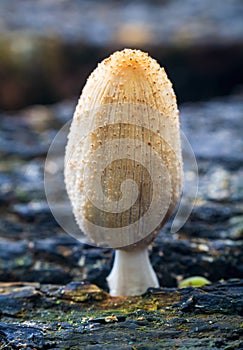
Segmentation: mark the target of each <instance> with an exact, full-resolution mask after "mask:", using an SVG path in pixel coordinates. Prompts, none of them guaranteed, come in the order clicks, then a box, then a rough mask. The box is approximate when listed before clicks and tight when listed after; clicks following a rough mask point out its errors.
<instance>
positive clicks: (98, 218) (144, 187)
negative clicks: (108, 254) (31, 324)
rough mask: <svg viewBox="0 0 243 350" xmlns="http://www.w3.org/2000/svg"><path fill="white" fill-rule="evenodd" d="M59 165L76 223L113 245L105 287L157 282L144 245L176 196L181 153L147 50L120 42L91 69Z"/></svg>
mask: <svg viewBox="0 0 243 350" xmlns="http://www.w3.org/2000/svg"><path fill="white" fill-rule="evenodd" d="M64 173H65V183H66V189H67V193H68V196H69V198H70V201H71V204H72V209H73V213H74V216H75V219H76V221H77V223H78V225H79V227H80V229H81V231H82V232H84V233H85V234H86V235H87V236H88V237H89V238H90V240H91V241H92V242H93V243H94V244H96V245H98V246H109V247H112V248H114V249H115V259H114V265H113V268H112V271H111V273H110V275H109V276H108V277H107V281H108V285H109V288H110V294H111V295H112V296H120V295H124V296H130V295H141V294H143V293H144V292H145V291H146V290H147V288H149V287H158V286H159V282H158V279H157V277H156V274H155V272H154V270H153V268H152V266H151V263H150V261H149V254H148V246H149V244H150V243H151V241H152V240H153V239H154V237H155V236H156V234H157V232H158V230H159V229H160V228H161V227H162V226H163V225H164V223H165V222H166V221H167V220H168V218H169V217H170V216H171V214H172V212H173V210H174V209H175V206H176V205H177V203H178V200H179V198H180V195H181V182H182V159H181V144H180V130H179V120H178V109H177V104H176V97H175V94H174V91H173V88H172V84H171V82H170V81H169V79H168V78H167V75H166V73H165V71H164V68H161V67H160V66H159V64H158V63H157V62H156V61H155V60H154V59H152V58H151V57H150V56H148V54H146V53H144V52H142V51H140V50H132V49H124V50H123V51H118V52H115V53H114V54H112V55H111V56H110V57H109V58H107V59H105V60H104V61H102V62H101V63H100V64H99V65H98V67H97V68H96V69H95V70H94V71H93V72H92V74H91V75H90V77H89V78H88V80H87V83H86V85H85V87H84V89H83V92H82V94H81V97H80V99H79V102H78V105H77V107H76V110H75V113H74V116H73V120H72V124H71V128H70V132H69V136H68V143H67V146H66V154H65V169H64Z"/></svg>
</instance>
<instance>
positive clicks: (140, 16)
mask: <svg viewBox="0 0 243 350" xmlns="http://www.w3.org/2000/svg"><path fill="white" fill-rule="evenodd" d="M0 14H1V15H0V108H1V109H8V110H13V109H19V108H23V107H25V106H27V105H30V104H50V103H54V102H57V101H60V100H63V99H67V98H72V97H77V96H78V95H79V93H80V90H81V88H82V86H83V84H84V82H85V80H86V78H87V76H88V75H89V73H90V72H91V71H92V70H93V69H94V68H95V66H96V65H97V62H99V61H100V60H102V59H103V58H104V57H106V56H108V55H109V54H110V53H111V52H113V51H115V50H119V49H122V48H124V47H130V48H140V49H142V50H145V51H148V52H149V53H150V54H151V55H152V56H153V57H155V58H156V59H157V60H158V61H159V63H160V64H161V65H162V66H164V67H165V68H166V70H167V72H168V74H169V77H170V78H171V80H172V81H173V83H174V87H175V90H176V93H177V96H178V100H179V102H185V101H198V100H205V99H208V98H210V97H213V96H221V95H227V94H231V93H235V92H238V91H242V83H243V20H242V18H243V3H242V1H241V0H226V1H221V0H214V1H211V0H184V1H183V2H182V1H180V0H150V1H148V0H147V1H146V0H142V1H135V0H134V1H126V0H123V1H122V0H121V1H118V0H106V1H99V0H89V1H88V0H87V1H85V0H75V1H68V0H36V1H33V0H1V1H0Z"/></svg>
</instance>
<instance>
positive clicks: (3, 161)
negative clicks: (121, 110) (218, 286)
mask: <svg viewBox="0 0 243 350" xmlns="http://www.w3.org/2000/svg"><path fill="white" fill-rule="evenodd" d="M124 47H129V48H139V49H141V50H144V51H147V52H148V53H149V54H150V55H151V56H152V57H154V58H155V59H157V60H158V62H159V63H160V64H161V66H163V67H165V69H166V72H167V73H168V76H169V78H170V79H171V81H172V82H173V86H174V89H175V92H176V95H177V98H178V101H179V108H180V112H181V113H180V119H181V125H182V129H183V131H184V132H185V134H186V136H187V137H188V138H189V141H190V143H191V145H192V148H193V151H194V152H195V155H196V158H197V161H198V166H199V176H200V182H199V192H198V196H197V201H196V204H195V207H194V210H193V212H192V215H191V217H190V218H189V220H188V222H187V223H186V225H185V226H184V227H183V228H182V229H181V230H180V232H179V233H177V234H175V235H166V233H169V232H170V225H168V226H166V227H165V228H164V229H163V231H162V232H161V233H160V235H159V236H158V238H157V240H156V241H155V242H154V244H153V248H152V249H153V250H152V251H151V260H152V263H153V266H154V268H155V270H156V272H157V274H158V277H159V280H160V282H161V284H162V285H163V286H168V287H174V286H176V285H177V282H178V281H179V280H180V279H181V278H183V277H189V276H192V275H203V276H204V277H207V278H208V279H210V280H211V281H218V280H220V279H222V278H223V279H229V278H239V277H243V261H242V234H243V184H242V175H243V170H242V169H243V168H242V164H243V139H242V135H243V1H242V0H224V1H222V0H183V1H181V0H150V1H148V0H141V1H135V0H134V1H132V0H131V1H126V0H123V1H122V0H120V1H119V0H107V1H101V0H86V1H85V0H75V1H68V0H0V280H1V281H35V282H42V283H58V284H60V283H63V284H65V283H67V282H70V281H73V280H77V281H80V280H85V279H86V280H88V281H90V282H92V283H96V284H97V285H99V286H100V287H103V288H106V287H107V286H106V280H105V278H106V276H107V274H108V273H109V271H110V268H111V261H112V252H111V251H110V250H101V249H98V248H95V247H90V246H87V245H85V244H80V243H79V242H77V241H76V240H74V239H73V238H72V237H70V236H68V235H67V234H65V233H64V232H63V230H62V229H61V227H60V226H58V224H57V223H56V221H55V220H54V218H53V216H52V215H51V213H50V209H49V207H48V204H47V202H46V197H45V192H44V176H43V174H44V163H45V159H46V154H47V151H48V149H49V146H50V143H51V141H52V139H53V138H54V136H55V135H56V133H57V132H58V130H59V129H60V128H61V127H62V126H63V124H64V123H65V122H66V121H68V120H70V118H71V117H72V114H73V111H74V107H75V104H76V103H77V98H78V96H79V95H80V92H81V90H82V88H83V85H84V83H85V81H86V79H87V77H88V75H89V74H90V73H91V71H92V70H93V69H94V68H95V67H96V65H97V63H98V62H99V61H101V60H102V59H103V58H105V57H107V56H108V55H110V54H111V53H112V52H114V51H115V50H119V49H123V48H124ZM64 142H65V140H64ZM60 149H61V150H63V151H64V144H62V145H60ZM62 156H63V154H62ZM53 171H54V172H55V169H54V170H53ZM190 176H191V177H193V174H191V173H190V172H189V178H190ZM58 186H59V185H58V182H57V185H56V188H55V187H53V191H54V192H55V191H56V193H59V191H60V187H58Z"/></svg>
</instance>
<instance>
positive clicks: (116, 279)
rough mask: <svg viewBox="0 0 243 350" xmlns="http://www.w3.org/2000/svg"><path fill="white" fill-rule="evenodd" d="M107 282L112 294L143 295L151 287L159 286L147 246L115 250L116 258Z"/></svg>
mask: <svg viewBox="0 0 243 350" xmlns="http://www.w3.org/2000/svg"><path fill="white" fill-rule="evenodd" d="M107 282H108V285H109V289H110V295H111V296H122V295H123V296H133V295H141V294H143V293H145V292H146V290H147V289H148V288H150V287H153V288H157V287H159V282H158V279H157V277H156V274H155V272H154V270H153V268H152V265H151V263H150V260H149V254H148V249H147V247H144V246H143V247H135V248H133V249H131V250H120V249H119V250H115V260H114V264H113V268H112V270H111V273H110V274H109V276H108V277H107Z"/></svg>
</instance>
